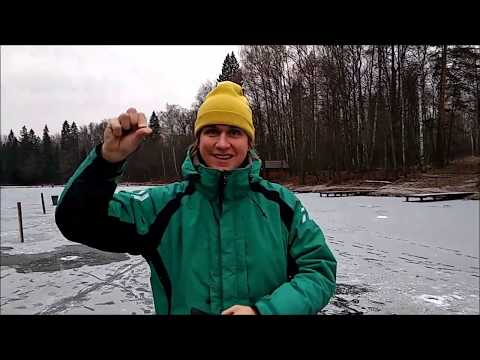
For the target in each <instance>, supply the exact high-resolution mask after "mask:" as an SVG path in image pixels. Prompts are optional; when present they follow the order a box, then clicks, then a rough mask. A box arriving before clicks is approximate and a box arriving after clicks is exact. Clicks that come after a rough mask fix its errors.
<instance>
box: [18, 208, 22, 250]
mask: <svg viewBox="0 0 480 360" xmlns="http://www.w3.org/2000/svg"><path fill="white" fill-rule="evenodd" d="M17 210H18V227H19V228H20V239H21V240H22V243H23V223H22V203H20V202H17Z"/></svg>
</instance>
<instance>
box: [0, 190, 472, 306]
mask: <svg viewBox="0 0 480 360" xmlns="http://www.w3.org/2000/svg"><path fill="white" fill-rule="evenodd" d="M144 188H146V187H142V186H137V187H119V189H118V190H122V189H124V190H134V189H135V190H137V189H144ZM61 191H62V187H6V188H5V187H3V188H2V189H1V244H0V245H1V249H0V250H1V254H2V258H1V265H2V266H1V269H0V270H1V283H0V285H1V296H0V301H1V304H0V305H1V307H0V313H1V314H133V313H135V314H153V313H154V308H153V299H152V295H151V288H150V283H149V276H150V270H149V268H148V265H147V264H146V263H145V261H144V260H143V258H142V257H139V256H129V255H125V254H114V255H115V256H114V255H111V254H108V253H103V252H98V251H93V250H92V249H91V248H87V247H82V246H81V245H78V244H75V243H72V242H70V241H68V240H66V239H65V238H63V236H62V234H61V233H60V231H59V230H58V228H57V227H56V225H55V219H54V211H55V207H54V206H53V205H52V202H51V195H60V193H61ZM42 192H43V194H44V198H45V206H46V214H43V211H42V205H41V196H40V193H42ZM297 196H298V198H299V199H300V200H301V201H302V203H303V204H304V206H305V208H306V210H307V212H308V216H309V217H310V218H312V219H314V220H315V221H316V222H317V223H318V225H319V226H320V227H321V229H322V230H323V232H324V235H325V238H326V241H327V243H328V245H329V246H330V248H331V249H332V251H333V253H334V255H335V257H336V259H337V261H338V269H337V292H336V295H335V297H334V298H332V299H331V301H330V304H329V305H327V306H326V307H325V308H324V309H323V310H322V313H323V314H478V313H479V279H480V270H479V201H475V200H453V201H440V202H435V203H420V202H418V203H416V202H405V201H404V200H403V198H390V197H385V198H383V197H339V198H334V197H322V198H321V197H320V196H319V195H318V194H309V193H305V194H298V195H297ZM17 202H21V203H22V213H23V226H24V237H25V242H24V243H20V237H19V230H18V219H17V205H16V203H17Z"/></svg>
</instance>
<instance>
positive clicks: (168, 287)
mask: <svg viewBox="0 0 480 360" xmlns="http://www.w3.org/2000/svg"><path fill="white" fill-rule="evenodd" d="M193 190H194V186H193V183H192V182H190V183H189V184H188V186H187V188H186V189H185V192H183V193H178V194H177V196H176V197H175V198H174V199H173V200H170V201H169V202H168V203H167V205H166V206H165V207H164V208H163V210H162V211H160V213H159V214H158V215H157V218H156V219H155V222H154V223H153V224H152V226H150V231H149V233H148V236H149V237H150V238H151V241H149V246H148V247H147V248H146V249H145V251H144V252H143V253H142V255H143V257H144V258H145V259H146V260H147V261H148V262H150V263H151V264H152V265H153V267H154V268H155V272H156V273H157V275H158V278H159V280H160V282H161V283H162V286H163V289H164V290H165V296H166V298H167V304H168V314H170V312H171V309H172V283H171V281H170V277H169V276H168V272H167V269H166V268H165V264H164V263H163V260H162V258H161V256H160V254H159V253H158V250H157V248H158V246H159V245H160V241H161V239H162V237H163V234H164V232H165V229H166V228H167V226H168V223H169V222H170V219H171V218H172V216H173V214H175V212H176V211H177V210H178V208H179V207H180V204H181V201H182V198H183V197H184V196H185V195H191V194H193Z"/></svg>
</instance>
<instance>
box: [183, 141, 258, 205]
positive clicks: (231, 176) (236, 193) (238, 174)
mask: <svg viewBox="0 0 480 360" xmlns="http://www.w3.org/2000/svg"><path fill="white" fill-rule="evenodd" d="M190 150H191V149H189V150H188V152H187V156H186V158H185V160H184V162H183V165H182V174H183V177H184V178H185V179H187V180H189V181H193V182H194V184H195V188H197V189H198V190H199V191H201V192H202V193H204V194H205V195H206V196H207V197H208V198H209V199H215V198H217V197H218V196H219V194H220V192H221V191H222V188H223V198H224V199H226V200H231V199H237V198H241V197H244V196H246V194H247V193H248V191H249V189H250V183H251V182H257V181H259V180H260V168H261V166H262V162H261V160H260V158H259V157H258V155H257V154H256V152H255V151H254V150H253V149H252V150H250V151H249V152H248V155H247V157H248V158H247V160H248V165H247V166H245V167H243V168H238V169H235V170H231V171H221V170H217V169H213V168H210V167H207V166H205V165H204V164H202V163H200V161H199V160H198V157H194V158H193V159H192V157H191V151H190Z"/></svg>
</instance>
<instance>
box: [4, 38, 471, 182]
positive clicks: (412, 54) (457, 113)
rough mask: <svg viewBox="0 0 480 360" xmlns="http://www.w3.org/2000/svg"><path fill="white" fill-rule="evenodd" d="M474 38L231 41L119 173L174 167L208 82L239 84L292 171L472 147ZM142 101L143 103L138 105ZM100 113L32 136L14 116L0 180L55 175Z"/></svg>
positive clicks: (425, 161)
mask: <svg viewBox="0 0 480 360" xmlns="http://www.w3.org/2000/svg"><path fill="white" fill-rule="evenodd" d="M479 67H480V47H479V46H465V45H462V46H460V45H458V46H457V45H452V46H446V45H442V46H428V45H351V46H350V45H333V46H322V45H311V46H310V45H308V46H307V45H288V46H286V45H271V46H264V45H255V46H241V47H240V52H239V60H238V61H237V59H236V57H235V55H234V54H233V53H231V54H229V55H227V57H226V58H225V60H224V63H223V66H222V69H221V73H220V75H219V77H218V78H217V79H216V81H215V83H214V82H212V81H210V80H208V81H206V82H205V83H204V84H201V86H200V88H199V90H198V93H197V96H196V99H195V101H194V103H193V104H192V106H191V107H190V108H189V109H186V108H183V107H181V106H179V105H174V104H173V105H172V104H167V106H166V109H165V110H161V111H155V110H153V111H152V112H151V114H150V115H149V125H150V127H152V129H153V133H152V135H151V136H150V137H149V138H148V140H147V141H145V143H144V144H143V145H142V147H141V148H140V149H139V150H138V151H137V152H135V153H134V154H133V155H132V159H131V161H129V163H128V166H127V170H126V173H125V175H124V176H123V181H130V182H145V181H159V180H160V181H161V180H164V181H165V180H167V181H168V180H172V179H177V178H180V176H181V165H182V162H183V159H184V156H185V151H186V148H187V147H188V145H189V144H191V143H192V142H193V140H194V138H193V124H194V122H195V117H196V112H197V110H198V108H199V106H200V104H201V103H202V101H203V99H204V98H205V96H206V94H207V93H208V92H209V91H210V90H211V89H212V88H213V87H214V86H215V85H216V83H217V82H218V81H223V80H231V81H234V82H237V83H240V84H242V86H243V87H244V90H245V95H246V96H247V98H248V99H249V101H250V105H251V107H252V111H253V117H254V124H255V128H256V139H255V147H256V149H257V151H258V153H259V154H260V156H261V158H262V159H263V160H286V161H287V162H288V164H289V166H290V172H291V174H292V175H297V176H300V177H301V179H302V181H305V177H306V175H309V174H310V175H317V176H321V175H325V174H327V176H330V177H331V176H335V174H337V173H338V172H341V171H347V172H362V171H369V170H375V169H383V170H386V171H390V172H393V173H406V172H409V171H418V170H423V169H425V168H426V167H429V166H436V167H443V166H445V165H446V164H448V162H449V161H451V160H453V159H455V158H458V157H464V156H469V155H475V156H478V155H480V110H479V108H480V92H479V90H480V88H479V85H480V74H479ZM144 110H146V109H144ZM105 126H106V120H103V121H98V122H95V123H94V122H92V123H90V124H89V125H88V126H80V127H78V126H77V125H76V123H75V122H74V121H73V122H71V123H70V122H69V121H67V120H65V121H64V122H63V126H62V131H61V134H54V135H50V133H49V130H48V127H47V126H45V128H44V130H43V134H42V138H40V137H39V136H37V135H36V134H35V133H34V131H33V130H31V129H30V130H27V128H26V127H25V126H23V127H22V128H21V130H20V133H19V135H18V137H17V136H16V135H15V134H14V132H13V130H10V133H9V135H8V136H4V137H3V138H2V139H1V140H2V144H1V163H0V168H1V175H0V183H2V184H21V185H29V184H45V183H59V184H63V183H64V182H65V181H66V180H67V179H68V177H69V176H71V175H72V174H73V172H74V170H75V168H76V167H77V166H78V165H79V163H80V162H81V161H82V160H83V159H84V158H85V156H86V155H87V154H88V152H89V151H90V150H91V149H92V148H93V147H94V146H95V145H97V144H99V143H100V142H101V141H102V137H103V131H104V129H105Z"/></svg>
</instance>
